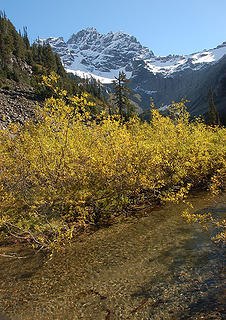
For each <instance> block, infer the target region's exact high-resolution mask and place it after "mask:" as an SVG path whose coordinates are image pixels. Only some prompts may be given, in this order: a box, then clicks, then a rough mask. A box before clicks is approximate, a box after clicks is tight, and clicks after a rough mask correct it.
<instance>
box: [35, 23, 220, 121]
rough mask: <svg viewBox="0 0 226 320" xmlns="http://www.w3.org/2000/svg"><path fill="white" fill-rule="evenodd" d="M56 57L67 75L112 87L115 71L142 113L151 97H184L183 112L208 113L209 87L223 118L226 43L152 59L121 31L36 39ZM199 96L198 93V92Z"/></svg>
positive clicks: (159, 100) (160, 102)
mask: <svg viewBox="0 0 226 320" xmlns="http://www.w3.org/2000/svg"><path fill="white" fill-rule="evenodd" d="M39 43H41V44H45V43H48V44H50V46H51V47H52V49H53V51H54V52H56V53H58V54H59V56H60V57H61V61H62V62H63V64H64V67H65V69H66V71H67V72H71V73H73V74H76V75H78V76H80V77H84V78H90V77H93V78H96V80H99V81H100V82H102V83H103V84H104V85H107V86H109V87H111V86H112V85H111V83H112V81H113V80H114V78H115V77H116V76H118V73H119V72H120V71H123V72H125V74H126V76H127V78H129V79H130V88H131V89H132V90H133V96H131V98H132V100H133V101H134V102H135V103H137V104H138V105H139V106H140V107H141V108H142V109H143V110H145V109H147V108H148V107H149V105H150V97H152V98H153V99H154V101H155V103H156V105H157V106H158V107H163V106H165V105H169V104H170V103H171V102H172V101H179V100H180V99H182V98H187V99H188V100H189V101H190V102H189V103H188V110H189V112H191V114H192V115H194V116H196V115H199V114H204V113H206V112H207V111H208V95H209V89H210V87H211V88H212V89H213V92H214V97H215V100H216V105H217V108H218V110H219V111H220V113H221V114H222V115H223V118H225V119H226V111H225V105H226V90H225V83H226V71H225V70H226V69H225V66H226V41H224V42H223V43H222V44H219V45H218V46H216V47H215V48H212V49H208V50H207V49H204V50H202V51H200V52H195V53H191V54H188V55H168V56H163V57H161V56H156V55H155V54H154V53H153V51H151V50H150V49H148V48H147V47H144V46H142V45H141V44H140V42H139V41H138V40H137V39H136V38H135V37H134V36H131V35H128V34H126V33H125V32H123V31H119V32H112V31H111V32H109V33H107V34H101V33H99V32H98V31H97V30H96V29H95V28H92V27H89V28H86V29H83V30H81V31H79V32H78V33H76V34H73V35H72V36H71V37H70V38H69V40H68V41H67V42H65V41H64V39H63V38H62V37H59V38H48V39H39ZM200 93H201V94H200Z"/></svg>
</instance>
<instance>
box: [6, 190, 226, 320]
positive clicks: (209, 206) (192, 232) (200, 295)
mask: <svg viewBox="0 0 226 320" xmlns="http://www.w3.org/2000/svg"><path fill="white" fill-rule="evenodd" d="M225 200H226V196H225V194H224V195H221V196H219V197H217V198H215V199H211V198H209V197H208V196H207V195H206V194H201V193H199V194H197V195H196V196H193V197H191V198H190V201H191V202H192V203H193V205H194V210H195V211H196V212H212V213H213V215H217V216H223V215H225V214H226V202H225ZM183 209H184V205H182V204H181V205H169V206H167V207H165V208H163V209H160V210H155V211H152V212H148V210H147V212H146V213H145V212H143V213H142V214H141V215H139V217H128V218H127V219H126V220H124V221H121V222H120V223H116V224H114V225H112V226H109V227H107V228H102V229H99V230H97V231H96V232H92V233H90V234H89V235H87V234H84V235H83V236H82V237H81V238H79V240H77V241H76V242H75V243H73V245H72V246H71V247H70V248H67V250H66V251H65V253H63V254H62V253H58V254H55V255H54V256H53V257H52V258H51V259H46V257H44V256H43V255H41V254H36V255H31V254H30V252H29V251H28V250H25V249H23V248H15V247H14V248H12V247H9V248H2V249H1V252H4V253H10V252H12V251H14V252H16V251H17V254H18V255H29V257H28V258H26V259H20V260H15V259H5V258H0V301H1V302H0V311H2V312H4V313H5V314H7V315H8V316H11V318H12V319H18V320H22V319H23V320H27V319H34V320H36V319H37V320H42V319H43V320H44V319H45V320H47V319H54V320H55V319H59V320H60V319H64V320H71V319H79V320H80V319H84V320H89V319H90V320H99V319H100V320H102V319H104V320H105V319H106V320H113V319H114V320H116V319H122V320H124V319H139V320H141V319H145V320H148V319H153V320H158V319H159V320H160V319H161V320H165V319H166V320H168V319H172V320H176V319H214V320H217V319H224V316H225V313H224V300H225V296H224V283H223V280H224V265H223V249H222V248H217V247H216V246H215V245H214V244H213V243H212V242H211V240H210V233H209V232H203V230H202V229H201V228H200V227H199V226H198V225H197V224H192V225H188V224H187V223H186V222H185V221H184V219H183V218H182V217H181V216H180V213H181V212H182V211H183Z"/></svg>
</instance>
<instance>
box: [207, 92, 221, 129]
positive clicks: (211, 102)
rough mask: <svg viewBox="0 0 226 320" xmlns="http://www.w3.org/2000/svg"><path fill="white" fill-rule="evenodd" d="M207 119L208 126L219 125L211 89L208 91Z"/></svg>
mask: <svg viewBox="0 0 226 320" xmlns="http://www.w3.org/2000/svg"><path fill="white" fill-rule="evenodd" d="M208 118H209V124H210V125H219V124H220V118H219V114H218V112H217V108H216V106H215V103H214V98H213V90H212V88H211V89H210V91H209V113H208Z"/></svg>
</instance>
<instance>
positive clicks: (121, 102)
mask: <svg viewBox="0 0 226 320" xmlns="http://www.w3.org/2000/svg"><path fill="white" fill-rule="evenodd" d="M128 82H129V80H128V79H126V74H125V73H124V72H119V75H118V77H115V80H114V81H113V84H114V91H115V93H114V96H115V102H116V105H117V107H118V110H119V114H120V116H121V117H125V118H128V111H129V110H128V106H129V98H128V94H129V93H130V92H131V91H130V89H129V88H128V87H127V84H128Z"/></svg>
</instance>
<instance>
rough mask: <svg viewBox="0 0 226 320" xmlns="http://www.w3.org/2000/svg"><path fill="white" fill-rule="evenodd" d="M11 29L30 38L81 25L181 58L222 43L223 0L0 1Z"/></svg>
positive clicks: (225, 33) (225, 29)
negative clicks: (122, 35)
mask: <svg viewBox="0 0 226 320" xmlns="http://www.w3.org/2000/svg"><path fill="white" fill-rule="evenodd" d="M0 10H4V11H5V12H6V15H7V17H8V18H9V19H10V20H11V21H12V23H13V24H14V25H15V27H16V29H17V30H19V29H21V30H22V29H23V26H27V28H28V34H29V37H30V39H31V40H35V39H36V38H37V37H38V36H39V37H40V38H46V37H50V36H53V37H58V36H63V37H64V39H65V40H68V38H69V37H70V35H71V34H72V33H76V32H78V31H79V30H81V29H83V28H86V27H95V28H96V29H97V30H98V31H99V32H101V33H107V32H109V31H111V30H112V31H119V30H123V31H125V32H127V33H129V34H131V35H134V36H135V37H136V38H137V39H138V40H139V41H140V42H141V44H142V45H144V46H147V47H148V48H149V49H151V50H153V51H154V53H155V54H156V55H167V54H170V53H171V54H187V53H193V52H196V51H201V50H203V49H209V48H213V47H215V46H217V45H218V44H221V43H222V42H223V41H226V0H0Z"/></svg>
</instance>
